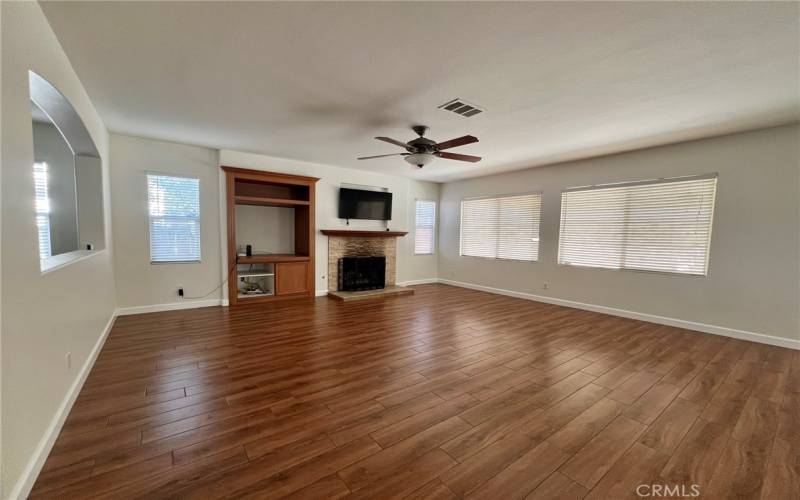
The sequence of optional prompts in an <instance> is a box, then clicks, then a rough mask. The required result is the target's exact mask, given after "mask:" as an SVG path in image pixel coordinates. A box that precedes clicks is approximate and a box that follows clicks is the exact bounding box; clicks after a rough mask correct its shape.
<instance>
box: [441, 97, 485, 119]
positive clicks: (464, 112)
mask: <svg viewBox="0 0 800 500" xmlns="http://www.w3.org/2000/svg"><path fill="white" fill-rule="evenodd" d="M439 109H443V110H445V111H452V112H453V113H455V114H457V115H461V116H466V117H470V116H475V115H477V114H479V113H483V111H484V110H483V109H481V108H479V107H478V106H475V105H474V104H469V103H467V102H465V101H464V100H463V99H453V100H450V101H447V102H446V103H444V104H442V105H441V106H439Z"/></svg>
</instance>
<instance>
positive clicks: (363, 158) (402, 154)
mask: <svg viewBox="0 0 800 500" xmlns="http://www.w3.org/2000/svg"><path fill="white" fill-rule="evenodd" d="M407 154H408V153H392V154H390V155H375V156H362V157H361V158H356V160H371V159H372V158H383V157H384V156H404V155H407Z"/></svg>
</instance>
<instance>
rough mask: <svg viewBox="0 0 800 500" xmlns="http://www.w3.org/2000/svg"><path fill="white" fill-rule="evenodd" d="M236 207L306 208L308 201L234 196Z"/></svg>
mask: <svg viewBox="0 0 800 500" xmlns="http://www.w3.org/2000/svg"><path fill="white" fill-rule="evenodd" d="M235 201H236V204H237V205H258V206H264V207H303V206H308V205H309V201H308V200H290V199H284V198H266V197H263V196H243V195H236V197H235Z"/></svg>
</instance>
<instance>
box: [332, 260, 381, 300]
mask: <svg viewBox="0 0 800 500" xmlns="http://www.w3.org/2000/svg"><path fill="white" fill-rule="evenodd" d="M338 271H339V272H338V277H337V278H338V283H337V290H339V291H351V292H353V291H358V290H376V289H379V288H384V287H385V286H386V257H383V256H380V257H342V258H340V259H339V265H338Z"/></svg>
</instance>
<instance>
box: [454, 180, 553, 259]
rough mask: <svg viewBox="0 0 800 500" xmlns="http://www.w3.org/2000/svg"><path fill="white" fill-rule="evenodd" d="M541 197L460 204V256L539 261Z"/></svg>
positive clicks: (513, 197)
mask: <svg viewBox="0 0 800 500" xmlns="http://www.w3.org/2000/svg"><path fill="white" fill-rule="evenodd" d="M541 205H542V196H541V194H539V193H532V194H525V195H516V196H503V197H498V198H480V199H472V200H462V202H461V251H460V254H461V255H464V256H470V257H484V258H487V259H508V260H523V261H535V260H538V259H539V222H540V216H541Z"/></svg>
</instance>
